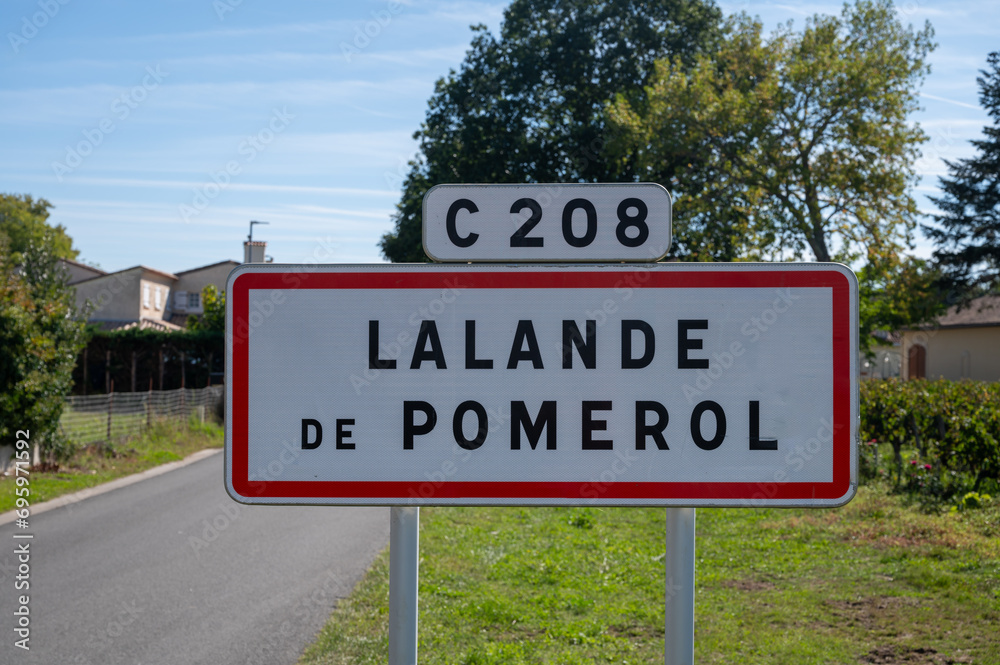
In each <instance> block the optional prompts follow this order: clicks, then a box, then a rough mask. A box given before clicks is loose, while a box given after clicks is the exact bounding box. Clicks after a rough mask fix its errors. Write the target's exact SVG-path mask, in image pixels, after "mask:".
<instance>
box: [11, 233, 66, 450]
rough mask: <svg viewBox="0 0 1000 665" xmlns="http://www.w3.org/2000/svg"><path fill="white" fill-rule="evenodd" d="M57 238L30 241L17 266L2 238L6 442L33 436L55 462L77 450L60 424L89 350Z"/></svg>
mask: <svg viewBox="0 0 1000 665" xmlns="http://www.w3.org/2000/svg"><path fill="white" fill-rule="evenodd" d="M53 236H54V234H52V235H47V236H44V237H43V238H42V240H41V241H40V242H35V241H34V240H31V241H30V242H29V244H28V245H27V246H26V247H25V248H24V250H23V251H21V252H19V253H18V254H17V260H18V264H19V265H15V263H14V261H15V257H14V254H13V253H12V252H9V251H8V247H9V244H8V242H7V239H6V237H4V236H0V440H2V441H11V440H13V436H14V432H15V431H16V430H29V432H30V435H31V439H30V440H31V441H32V442H33V443H37V444H38V445H39V447H40V450H41V451H42V454H43V455H44V457H45V460H46V462H49V463H55V462H58V461H60V460H63V459H66V458H67V457H68V456H69V455H71V454H72V452H73V445H72V443H71V442H69V441H68V440H66V439H65V437H63V436H62V434H61V433H60V432H59V429H58V427H59V418H60V415H61V414H62V409H63V398H64V397H65V396H66V395H68V394H69V392H70V389H71V388H72V385H73V368H74V366H75V365H76V357H77V354H78V353H79V352H80V350H81V349H82V348H83V346H84V345H85V344H86V330H85V324H84V322H83V321H82V320H80V319H79V318H78V317H77V312H76V307H75V298H74V295H73V292H72V290H71V289H70V288H69V287H68V286H67V285H66V281H65V280H66V277H65V274H64V272H63V271H62V270H61V269H60V266H59V263H58V257H57V255H56V254H55V252H54V250H53V247H55V246H56V245H57V242H56V241H55V240H54V239H53Z"/></svg>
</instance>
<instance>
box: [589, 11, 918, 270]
mask: <svg viewBox="0 0 1000 665" xmlns="http://www.w3.org/2000/svg"><path fill="white" fill-rule="evenodd" d="M932 36H933V33H932V30H931V28H930V26H929V25H928V26H925V27H924V28H923V29H921V30H914V29H913V28H912V27H911V26H904V25H903V24H902V23H901V22H900V20H899V18H898V16H897V14H896V12H895V11H894V9H893V7H892V4H891V2H888V1H885V0H874V1H869V0H860V1H859V2H857V4H855V5H853V6H852V5H845V7H844V9H843V11H842V13H841V15H840V16H823V15H817V16H814V17H813V18H812V19H810V20H809V21H807V23H806V25H805V28H804V30H803V31H802V32H795V31H793V29H792V26H791V24H788V25H786V26H785V27H783V28H781V29H779V30H778V31H777V32H775V33H774V34H772V35H770V36H769V37H765V36H764V35H763V30H762V26H761V24H760V23H759V22H757V21H755V20H752V19H750V18H749V17H747V16H746V15H740V16H736V17H733V18H732V19H730V20H729V21H728V22H727V26H726V30H725V38H724V39H723V40H722V42H721V44H720V46H719V48H718V49H717V50H716V51H715V52H713V53H704V54H701V55H699V56H698V57H697V59H696V62H695V64H694V67H693V68H690V67H689V66H688V63H686V62H684V61H681V60H679V59H677V58H672V59H668V60H664V61H662V62H661V63H659V65H658V68H657V71H656V75H655V76H654V77H653V80H652V82H651V84H650V85H649V86H648V87H647V91H646V95H645V96H644V97H643V98H640V100H639V102H638V103H637V102H636V101H634V100H631V99H629V98H628V97H627V96H624V95H622V96H619V98H618V99H617V100H616V102H615V103H614V104H613V105H612V106H611V107H610V109H609V113H610V116H611V119H612V122H613V124H614V125H615V126H617V127H619V128H620V129H621V134H620V135H621V137H622V151H623V160H625V161H629V160H632V161H633V163H634V167H635V169H636V172H637V173H638V174H639V176H640V177H641V178H642V179H644V180H657V181H660V182H662V183H663V184H665V185H667V187H668V189H671V190H672V191H674V192H675V193H676V194H677V202H676V205H675V225H674V234H675V239H676V247H675V252H676V253H679V254H682V255H686V256H691V257H695V258H701V259H718V258H737V257H738V258H766V259H798V258H804V257H810V258H813V259H815V260H817V261H831V260H839V261H844V262H848V263H856V262H858V261H859V260H860V261H861V262H862V263H863V264H865V265H867V266H869V273H870V274H871V275H873V276H874V275H878V274H885V273H886V271H887V270H890V269H891V266H892V263H893V262H894V261H895V260H896V259H897V256H898V254H899V252H900V251H901V250H902V249H904V248H905V247H906V246H907V245H908V244H909V243H910V242H911V238H912V232H913V229H914V227H915V219H916V215H917V207H916V203H915V201H914V199H913V198H912V196H911V194H910V187H911V185H912V184H913V183H914V180H915V173H914V168H913V165H914V161H915V159H916V158H917V156H918V154H919V151H918V148H919V145H920V144H921V142H922V141H924V140H925V139H926V136H925V134H924V133H923V132H922V131H921V129H920V128H919V126H918V125H916V124H915V123H911V122H909V120H908V116H909V115H910V113H911V112H912V111H913V110H915V109H916V108H917V105H918V101H917V88H918V86H919V84H920V83H921V82H922V81H923V78H924V76H926V73H927V71H928V66H927V64H926V56H927V54H928V52H929V51H930V50H931V49H932V48H933V43H932ZM679 157H682V158H683V159H679ZM678 164H681V166H680V167H678ZM734 254H735V255H736V256H734ZM880 266H882V267H880Z"/></svg>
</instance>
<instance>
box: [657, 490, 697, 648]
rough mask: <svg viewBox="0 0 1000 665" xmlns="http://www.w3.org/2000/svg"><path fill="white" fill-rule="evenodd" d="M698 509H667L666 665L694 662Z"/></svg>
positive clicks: (664, 644)
mask: <svg viewBox="0 0 1000 665" xmlns="http://www.w3.org/2000/svg"><path fill="white" fill-rule="evenodd" d="M694 511H695V509H694V508H667V538H666V546H667V550H666V557H664V558H665V563H664V565H665V566H666V608H665V612H664V623H665V624H666V632H665V634H664V641H663V642H664V643H663V648H664V663H665V665H692V664H693V663H694V547H695V539H694Z"/></svg>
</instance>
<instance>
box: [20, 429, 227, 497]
mask: <svg viewBox="0 0 1000 665" xmlns="http://www.w3.org/2000/svg"><path fill="white" fill-rule="evenodd" d="M224 440H225V432H224V431H223V429H222V426H220V425H216V424H214V423H210V422H206V423H200V422H198V421H197V420H194V419H192V420H191V421H190V422H188V423H178V422H176V421H166V420H164V421H159V422H154V423H153V424H152V426H151V427H150V428H149V429H148V430H146V431H145V432H144V433H143V434H142V435H140V436H138V437H135V438H131V439H126V440H121V441H119V442H118V443H116V444H115V445H112V446H108V445H94V446H88V447H86V448H84V449H82V450H80V451H79V452H78V453H77V454H76V455H75V456H74V458H73V461H72V462H69V463H68V464H66V465H65V466H62V467H60V468H59V469H58V470H57V471H31V472H30V473H31V475H30V476H29V477H30V479H31V484H30V488H31V496H30V499H31V504H32V505H37V504H39V503H42V502H43V501H48V500H50V499H55V498H56V497H59V496H62V495H64V494H70V493H72V492H77V491H79V490H83V489H86V488H88V487H94V486H95V485H100V484H101V483H106V482H108V481H110V480H115V479H116V478H121V477H123V476H128V475H131V474H133V473H139V472H140V471H145V470H146V469H150V468H152V467H154V466H159V465H160V464H166V463H167V462H174V461H177V460H180V459H184V458H185V457H187V456H188V455H190V454H192V453H195V452H197V451H199V450H203V449H205V448H221V447H222V446H223V443H224ZM14 489H15V483H14V476H13V474H12V475H10V476H3V477H0V513H3V512H7V511H8V510H13V509H14V507H15V505H14V501H15V499H16V496H15V494H14Z"/></svg>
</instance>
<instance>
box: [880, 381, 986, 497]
mask: <svg viewBox="0 0 1000 665" xmlns="http://www.w3.org/2000/svg"><path fill="white" fill-rule="evenodd" d="M860 437H861V440H862V441H865V442H867V444H866V445H865V446H863V448H865V449H866V450H870V451H872V453H873V452H874V449H876V448H875V446H874V445H873V444H878V443H888V444H890V445H891V447H892V449H893V452H894V463H895V469H894V475H895V485H896V487H897V488H898V489H900V490H901V491H905V492H907V493H910V494H912V495H915V496H917V497H918V498H920V499H922V500H925V502H926V503H928V504H933V503H935V502H940V501H946V500H950V499H951V498H952V497H954V496H957V495H959V494H963V493H965V492H967V491H973V492H977V491H979V490H981V489H982V488H983V487H984V486H986V485H987V484H992V485H993V486H997V484H998V483H1000V384H998V383H986V382H977V381H946V380H943V379H942V380H938V381H924V380H915V381H895V380H887V381H866V382H863V383H862V384H861V431H860ZM907 446H909V447H912V448H913V449H914V451H915V456H914V457H913V458H912V459H909V460H905V459H904V455H903V449H904V447H907ZM866 450H863V451H862V460H866V458H867V461H864V462H863V470H865V471H866V472H867V473H868V474H869V477H871V476H874V475H876V474H877V470H876V469H877V466H878V465H877V464H876V463H873V461H872V460H871V458H870V456H869V455H868V454H866Z"/></svg>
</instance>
